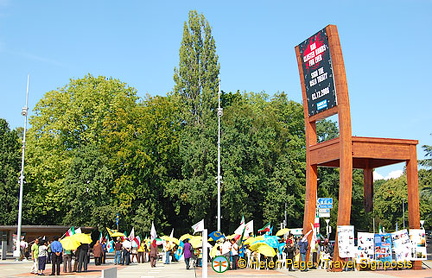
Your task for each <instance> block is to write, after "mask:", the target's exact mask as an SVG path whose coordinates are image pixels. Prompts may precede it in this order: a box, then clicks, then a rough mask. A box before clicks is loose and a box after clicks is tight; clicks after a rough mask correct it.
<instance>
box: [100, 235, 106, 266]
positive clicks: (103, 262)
mask: <svg viewBox="0 0 432 278" xmlns="http://www.w3.org/2000/svg"><path fill="white" fill-rule="evenodd" d="M101 245H102V264H105V261H106V253H108V250H107V242H106V239H104V240H102V242H101Z"/></svg>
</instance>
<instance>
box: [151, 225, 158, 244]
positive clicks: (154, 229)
mask: <svg viewBox="0 0 432 278" xmlns="http://www.w3.org/2000/svg"><path fill="white" fill-rule="evenodd" d="M155 238H157V233H156V228H155V226H154V223H153V221H152V226H151V230H150V239H151V240H153V239H155Z"/></svg>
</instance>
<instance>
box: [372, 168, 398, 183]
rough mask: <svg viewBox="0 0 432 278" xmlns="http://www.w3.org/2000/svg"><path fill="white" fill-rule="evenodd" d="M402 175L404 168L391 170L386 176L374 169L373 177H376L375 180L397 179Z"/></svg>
mask: <svg viewBox="0 0 432 278" xmlns="http://www.w3.org/2000/svg"><path fill="white" fill-rule="evenodd" d="M402 175H403V171H402V170H395V171H391V172H390V173H388V175H387V176H385V177H384V176H383V175H381V174H380V173H378V172H377V171H374V172H373V179H374V181H376V180H382V179H384V180H389V179H397V178H399V177H400V176H402Z"/></svg>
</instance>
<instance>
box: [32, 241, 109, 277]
mask: <svg viewBox="0 0 432 278" xmlns="http://www.w3.org/2000/svg"><path fill="white" fill-rule="evenodd" d="M105 248H106V244H105V243H100V242H99V240H98V241H96V243H95V244H94V246H93V248H90V244H87V243H83V244H81V245H79V246H78V247H77V248H76V249H75V250H68V249H65V248H63V246H62V244H61V243H60V241H59V237H58V236H55V237H53V240H51V241H48V240H46V239H45V238H36V239H35V240H34V241H33V242H32V243H31V246H30V257H31V259H32V260H33V265H32V268H31V271H30V272H31V273H33V274H37V275H42V276H43V275H45V273H44V272H45V269H46V265H47V264H52V267H51V274H50V275H60V273H61V272H63V273H72V272H83V271H87V266H88V264H89V262H90V251H92V252H93V256H94V259H95V264H96V265H100V264H102V263H105V258H106V251H104V250H106V249H105ZM61 265H63V271H61Z"/></svg>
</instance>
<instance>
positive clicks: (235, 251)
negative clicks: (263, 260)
mask: <svg viewBox="0 0 432 278" xmlns="http://www.w3.org/2000/svg"><path fill="white" fill-rule="evenodd" d="M230 241H231V259H232V266H231V269H237V261H238V257H239V253H238V251H239V247H238V245H237V243H236V240H235V239H233V238H232V239H231V240H230Z"/></svg>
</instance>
